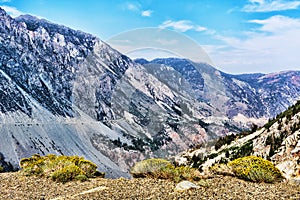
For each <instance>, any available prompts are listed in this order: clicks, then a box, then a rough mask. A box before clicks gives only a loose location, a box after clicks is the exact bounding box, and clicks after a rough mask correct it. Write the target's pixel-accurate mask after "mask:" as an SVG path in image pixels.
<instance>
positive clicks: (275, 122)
mask: <svg viewBox="0 0 300 200" xmlns="http://www.w3.org/2000/svg"><path fill="white" fill-rule="evenodd" d="M248 155H254V156H259V157H262V158H265V159H268V160H271V161H272V162H273V163H274V164H275V165H276V166H277V167H278V169H279V170H280V171H281V172H282V173H283V174H284V176H285V177H286V178H288V179H290V178H293V179H295V178H296V179H297V178H299V176H300V165H299V163H300V156H299V155H300V101H298V102H297V103H296V104H295V105H293V106H291V107H289V108H288V109H287V110H286V111H284V112H282V113H280V114H278V115H277V116H276V117H275V118H274V119H271V120H269V122H268V123H267V124H265V125H264V126H263V127H262V128H259V129H257V128H254V129H253V130H252V131H250V132H243V133H241V134H239V135H231V136H225V137H223V138H220V139H218V140H217V141H216V143H215V144H214V145H210V146H207V147H201V148H199V149H193V150H189V151H186V152H183V153H182V154H181V155H179V156H177V158H176V160H177V163H178V164H180V165H190V166H194V167H197V168H200V169H201V170H204V171H205V170H208V168H209V167H210V166H212V165H215V164H220V163H228V162H229V161H231V160H234V159H236V158H240V157H244V156H248Z"/></svg>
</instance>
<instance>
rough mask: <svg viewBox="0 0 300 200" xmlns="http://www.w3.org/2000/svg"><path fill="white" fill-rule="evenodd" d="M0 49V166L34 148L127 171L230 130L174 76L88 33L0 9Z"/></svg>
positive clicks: (15, 163) (222, 118)
mask: <svg viewBox="0 0 300 200" xmlns="http://www.w3.org/2000/svg"><path fill="white" fill-rule="evenodd" d="M0 46H1V48H0V81H1V84H0V98H1V102H0V112H1V115H0V123H1V129H0V141H2V142H1V146H0V152H1V154H2V155H3V159H1V160H2V161H1V162H3V163H6V165H7V166H8V165H9V163H11V164H12V165H13V166H14V167H17V166H18V162H19V160H20V158H22V157H28V156H31V155H32V154H34V153H39V154H42V155H44V154H49V153H54V154H67V155H70V154H75V155H81V156H84V157H86V158H87V159H89V160H92V161H93V162H95V163H96V164H97V165H98V166H99V170H101V171H105V172H107V175H108V176H111V177H118V176H128V173H127V169H128V167H129V166H132V165H133V163H134V162H135V161H136V160H141V159H144V158H145V157H153V156H163V157H164V156H170V155H175V154H177V153H178V152H180V151H182V150H184V149H187V148H188V147H189V146H191V145H194V144H198V143H202V142H204V141H206V140H208V139H211V138H216V137H218V136H220V135H224V134H226V133H227V132H229V131H235V132H236V131H237V130H238V129H237V128H236V126H233V125H232V124H233V123H231V122H230V120H229V119H228V118H227V117H226V116H224V115H222V113H220V112H219V111H218V110H216V109H214V108H213V107H211V106H210V105H208V104H206V103H205V102H200V101H197V100H195V99H194V98H193V97H192V96H190V95H188V92H187V91H186V90H185V88H184V85H183V86H181V85H180V83H178V82H176V81H178V80H177V79H174V80H172V81H175V82H172V83H171V82H167V81H166V80H165V79H160V78H159V77H156V76H154V75H152V74H150V73H149V72H148V69H146V68H145V67H144V66H142V65H139V64H136V63H135V62H133V61H131V60H130V59H129V58H128V57H126V56H124V55H122V54H120V53H119V52H117V51H116V50H114V49H112V48H111V47H110V46H108V45H107V44H105V43H104V42H102V41H101V40H99V39H98V38H96V37H94V36H92V35H90V34H86V33H83V32H80V31H75V30H72V29H70V28H67V27H64V26H61V25H56V24H53V23H51V22H48V21H46V20H42V19H38V18H36V17H32V16H29V15H25V16H20V17H18V18H15V19H13V18H11V17H10V16H9V15H7V14H6V13H5V11H4V10H2V9H0ZM169 71H170V73H169V74H170V75H174V76H178V73H177V72H176V71H175V70H171V69H170V70H169ZM171 86H175V88H174V87H171ZM176 87H177V89H176ZM225 123H226V124H227V126H226V127H227V128H224V124H225ZM231 127H233V128H231ZM230 128H231V129H232V130H231V129H230ZM229 129H230V130H229ZM5 168H6V169H7V168H8V167H5Z"/></svg>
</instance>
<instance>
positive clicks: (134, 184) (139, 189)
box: [0, 172, 300, 200]
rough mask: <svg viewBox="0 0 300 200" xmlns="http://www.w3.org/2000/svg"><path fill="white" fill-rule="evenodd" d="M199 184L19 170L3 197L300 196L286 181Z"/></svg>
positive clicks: (0, 184) (223, 179)
mask: <svg viewBox="0 0 300 200" xmlns="http://www.w3.org/2000/svg"><path fill="white" fill-rule="evenodd" d="M196 184H197V182H196ZM198 185H200V188H199V189H191V190H187V191H184V192H176V191H175V190H174V188H175V186H176V183H174V182H172V181H168V180H158V179H131V180H127V179H123V178H121V179H103V178H95V179H90V180H89V181H86V182H78V181H74V182H69V183H65V184H63V183H56V182H53V181H52V180H50V179H45V178H38V177H25V176H23V175H21V174H20V173H18V172H16V173H1V174H0V199H1V200H2V199H5V200H6V199H52V200H54V199H55V200H60V199H168V200H169V199H243V200H244V199H256V200H259V199H276V200H277V199H300V187H299V186H295V185H291V184H288V183H286V182H282V183H276V184H267V183H251V182H246V181H243V180H240V179H237V178H234V177H229V176H216V177H214V178H211V179H205V180H201V181H200V182H198Z"/></svg>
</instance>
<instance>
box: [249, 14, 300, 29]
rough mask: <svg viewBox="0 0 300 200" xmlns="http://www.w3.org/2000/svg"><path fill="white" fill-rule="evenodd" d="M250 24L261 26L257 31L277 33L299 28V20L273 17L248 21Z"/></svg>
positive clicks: (279, 16)
mask: <svg viewBox="0 0 300 200" xmlns="http://www.w3.org/2000/svg"><path fill="white" fill-rule="evenodd" d="M249 22H250V23H256V24H259V25H262V26H261V27H260V28H259V30H261V31H266V32H272V33H278V32H286V31H289V30H291V29H292V30H294V29H299V28H300V19H295V18H290V17H286V16H282V15H275V16H272V17H270V18H268V19H265V20H257V19H256V20H250V21H249Z"/></svg>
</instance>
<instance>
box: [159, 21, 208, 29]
mask: <svg viewBox="0 0 300 200" xmlns="http://www.w3.org/2000/svg"><path fill="white" fill-rule="evenodd" d="M159 28H172V29H174V30H176V31H179V32H186V31H188V30H194V31H199V32H201V31H206V30H207V28H206V27H203V26H199V25H196V24H194V23H192V22H191V21H189V20H179V21H172V20H167V21H164V22H163V23H162V24H161V25H160V26H159Z"/></svg>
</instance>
